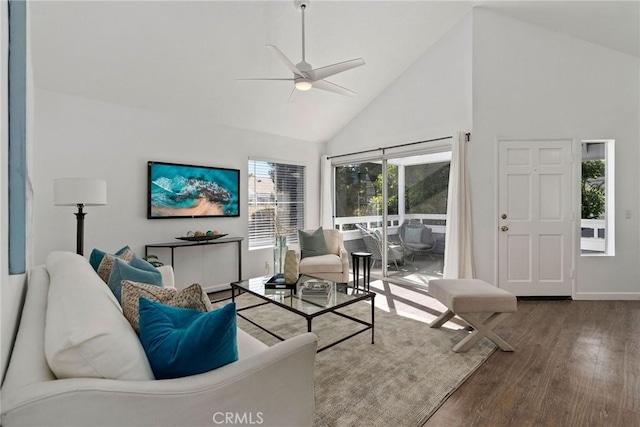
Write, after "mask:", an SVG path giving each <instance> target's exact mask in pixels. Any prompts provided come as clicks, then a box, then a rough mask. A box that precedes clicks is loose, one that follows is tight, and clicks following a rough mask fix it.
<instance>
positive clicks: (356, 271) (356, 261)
mask: <svg viewBox="0 0 640 427" xmlns="http://www.w3.org/2000/svg"><path fill="white" fill-rule="evenodd" d="M360 260H362V289H363V290H365V291H367V292H369V284H370V282H371V254H370V253H369V252H351V263H352V264H353V286H354V287H355V288H356V289H358V288H359V287H360Z"/></svg>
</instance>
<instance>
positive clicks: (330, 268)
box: [296, 230, 349, 283]
mask: <svg viewBox="0 0 640 427" xmlns="http://www.w3.org/2000/svg"><path fill="white" fill-rule="evenodd" d="M313 231H314V230H307V232H309V233H312V232H313ZM322 231H323V234H324V241H325V243H326V244H327V252H329V253H328V254H326V255H319V256H313V257H306V258H302V259H301V260H300V265H299V271H300V273H304V274H307V275H309V276H313V277H318V278H320V279H325V280H330V281H332V282H336V283H348V282H349V254H348V253H347V250H346V249H345V248H344V239H343V236H342V233H341V232H340V231H338V230H322ZM296 251H297V252H298V254H300V248H296Z"/></svg>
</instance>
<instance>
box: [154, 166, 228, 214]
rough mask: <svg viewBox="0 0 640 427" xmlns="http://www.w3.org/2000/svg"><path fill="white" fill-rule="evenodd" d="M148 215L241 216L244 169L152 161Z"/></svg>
mask: <svg viewBox="0 0 640 427" xmlns="http://www.w3.org/2000/svg"><path fill="white" fill-rule="evenodd" d="M148 175H149V180H148V183H149V185H148V191H147V218H149V219H156V218H199V217H225V216H230V217H237V216H240V171H239V170H238V169H226V168H218V167H211V166H194V165H182V164H178V163H163V162H149V163H148Z"/></svg>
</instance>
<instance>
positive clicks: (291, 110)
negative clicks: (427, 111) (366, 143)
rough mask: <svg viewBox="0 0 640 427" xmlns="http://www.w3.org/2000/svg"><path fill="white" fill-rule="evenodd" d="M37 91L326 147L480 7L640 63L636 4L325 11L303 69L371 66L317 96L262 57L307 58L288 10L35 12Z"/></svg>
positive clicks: (313, 17) (52, 8) (163, 6)
mask: <svg viewBox="0 0 640 427" xmlns="http://www.w3.org/2000/svg"><path fill="white" fill-rule="evenodd" d="M29 6H30V16H31V22H30V24H31V36H32V37H31V46H32V57H33V67H34V79H35V85H36V87H38V88H43V89H47V90H51V91H56V92H62V93H67V94H71V95H77V96H82V97H86V98H91V99H97V100H103V101H106V102H112V103H116V104H121V105H125V106H130V107H134V108H142V109H150V110H156V111H164V112H169V113H172V114H177V115H184V116H189V117H195V118H197V119H201V120H204V121H208V122H213V123H217V124H220V125H226V126H233V127H238V128H243V129H250V130H254V131H259V132H266V133H271V134H276V135H282V136H286V137H291V138H296V139H301V140H307V141H316V142H324V141H327V140H329V139H331V137H333V136H334V135H335V134H336V133H337V132H338V131H339V130H340V129H341V128H342V127H343V126H345V125H346V124H347V123H348V122H349V121H351V120H352V119H353V118H354V117H355V116H356V115H358V114H359V113H360V111H362V110H363V109H364V108H365V107H366V106H367V105H368V104H369V103H371V102H372V101H373V100H374V99H375V98H376V97H377V96H378V95H379V94H380V93H381V92H382V91H383V90H384V89H385V88H386V87H388V86H389V85H390V84H392V83H393V81H394V80H396V79H397V78H398V77H399V76H400V75H401V74H402V73H403V71H405V70H406V69H407V68H408V67H409V66H410V65H411V64H412V63H413V62H414V61H416V60H417V59H418V58H419V57H420V56H421V55H423V54H424V53H425V52H426V51H427V50H428V49H429V47H430V46H431V45H433V44H434V43H435V42H436V41H437V40H438V39H439V38H440V37H441V36H442V35H443V34H445V33H446V32H447V31H448V30H449V29H451V27H452V26H454V25H455V23H456V22H458V21H459V20H460V19H462V18H463V17H464V16H465V15H466V14H467V13H469V12H470V11H471V9H472V8H473V7H485V8H488V9H491V10H494V11H495V12H497V13H502V14H505V15H508V16H512V17H514V18H516V19H520V20H523V21H527V22H530V23H533V24H536V25H540V26H543V27H547V28H550V29H552V30H555V31H560V32H564V33H566V34H568V35H570V36H573V37H578V38H582V39H584V40H586V41H589V42H592V43H596V44H600V45H602V46H605V47H608V48H611V49H615V50H618V51H620V52H623V53H626V54H629V55H633V56H636V57H640V7H639V3H638V2H636V1H626V2H623V1H602V2H592V1H585V2H582V1H566V2H564V1H555V2H554V1H496V2H485V1H475V2H469V1H443V2H437V1H408V2H404V1H321V0H312V1H311V3H310V4H309V7H308V8H307V10H306V35H307V37H306V59H307V62H309V63H311V64H312V65H313V66H314V67H320V66H324V65H328V64H333V63H335V62H340V61H344V60H347V59H352V58H359V57H360V58H363V59H364V60H365V61H366V65H365V66H362V67H359V68H355V69H353V70H350V71H347V72H345V73H341V74H339V75H336V76H334V77H331V78H329V79H328V80H330V81H332V82H333V83H336V84H339V85H341V86H345V87H347V88H349V89H352V90H354V91H356V92H357V93H358V95H357V96H355V97H345V96H341V95H336V94H333V93H329V92H324V91H321V90H310V91H308V92H304V93H301V94H300V96H298V97H296V99H295V102H288V98H289V94H290V93H291V90H292V83H291V82H287V81H283V82H281V81H274V82H255V81H249V82H247V81H237V80H236V79H239V78H250V77H290V76H291V73H290V71H289V70H288V69H287V68H286V67H284V66H283V65H282V64H281V63H280V62H279V61H278V60H277V59H276V58H274V57H273V56H272V55H271V54H270V52H268V50H267V49H266V47H265V46H266V45H267V44H274V45H276V46H278V47H279V48H280V49H281V50H282V51H283V52H284V53H285V54H286V55H287V56H288V57H289V58H290V59H291V61H292V62H293V63H297V62H299V61H300V59H301V13H300V10H299V9H297V8H295V7H294V2H293V0H283V1H256V2H250V1H226V2H223V1H194V2H190V1H157V2H155V1H138V2H129V1H107V2H99V1H81V2H59V1H42V2H30V5H29Z"/></svg>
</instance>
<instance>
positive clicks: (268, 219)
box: [248, 159, 306, 249]
mask: <svg viewBox="0 0 640 427" xmlns="http://www.w3.org/2000/svg"><path fill="white" fill-rule="evenodd" d="M248 183H249V249H257V248H264V247H270V246H274V244H275V237H276V234H278V235H286V236H287V241H288V243H296V242H297V241H298V234H297V230H298V229H304V219H305V208H304V202H305V187H306V186H305V166H300V165H292V164H286V163H275V162H270V161H261V160H252V159H250V160H249V178H248Z"/></svg>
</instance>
